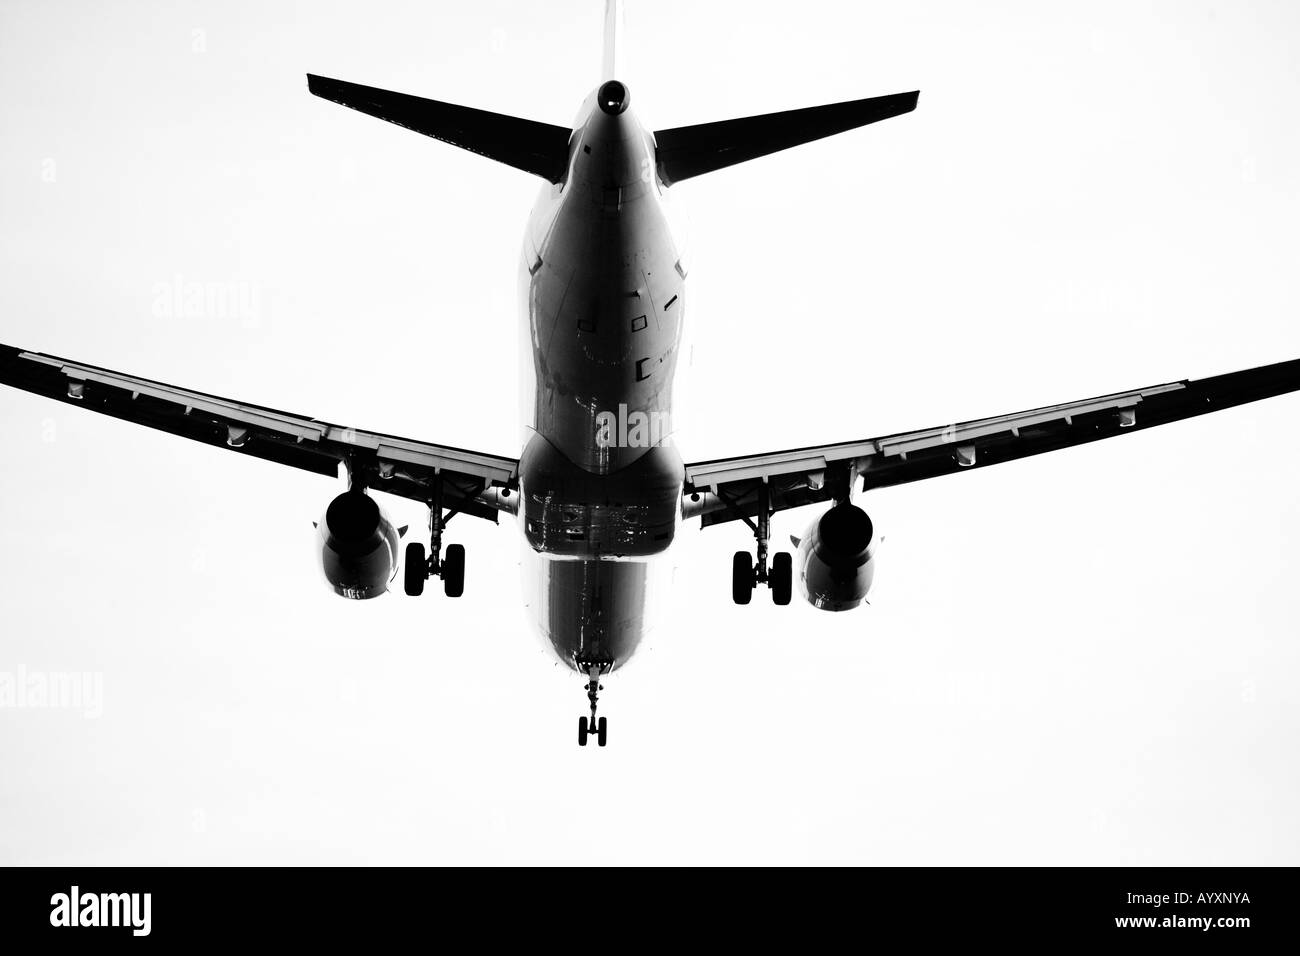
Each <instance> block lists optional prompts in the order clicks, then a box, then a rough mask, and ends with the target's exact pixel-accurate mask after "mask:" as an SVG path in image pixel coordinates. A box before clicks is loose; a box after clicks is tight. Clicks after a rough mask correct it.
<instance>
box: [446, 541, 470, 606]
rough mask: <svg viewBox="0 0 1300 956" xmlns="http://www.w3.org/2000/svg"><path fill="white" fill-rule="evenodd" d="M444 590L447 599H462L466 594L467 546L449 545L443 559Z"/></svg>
mask: <svg viewBox="0 0 1300 956" xmlns="http://www.w3.org/2000/svg"><path fill="white" fill-rule="evenodd" d="M442 590H443V592H444V593H445V594H446V595H447V597H460V596H461V595H462V594H464V593H465V546H464V545H463V544H449V545H447V554H446V556H445V557H443V559H442Z"/></svg>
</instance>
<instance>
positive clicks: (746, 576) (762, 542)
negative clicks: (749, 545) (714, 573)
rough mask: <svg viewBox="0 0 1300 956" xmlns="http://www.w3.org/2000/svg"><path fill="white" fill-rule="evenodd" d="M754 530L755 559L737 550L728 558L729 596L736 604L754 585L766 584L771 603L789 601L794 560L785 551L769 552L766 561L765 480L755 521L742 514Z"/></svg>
mask: <svg viewBox="0 0 1300 956" xmlns="http://www.w3.org/2000/svg"><path fill="white" fill-rule="evenodd" d="M743 520H744V522H745V524H747V525H749V526H750V528H752V529H753V531H754V538H755V539H756V540H757V542H758V556H757V559H755V558H754V557H751V556H750V553H749V552H748V551H737V552H736V553H735V555H734V556H732V559H731V599H732V600H733V601H735V602H736V603H737V604H748V603H749V601H750V598H752V597H753V596H754V588H755V587H756V586H758V585H759V584H766V585H767V586H768V587H769V588H771V590H772V603H773V604H789V603H790V595H791V593H792V590H793V583H794V562H793V560H792V559H791V557H790V552H788V551H778V552H777V553H776V554H774V555H772V565H771V567H768V564H767V542H768V538H769V537H770V533H771V520H772V509H771V505H770V503H769V500H768V489H767V484H766V483H764V485H763V486H762V488H761V489H760V490H759V495H758V521H757V522H753V521H750V520H749V518H743Z"/></svg>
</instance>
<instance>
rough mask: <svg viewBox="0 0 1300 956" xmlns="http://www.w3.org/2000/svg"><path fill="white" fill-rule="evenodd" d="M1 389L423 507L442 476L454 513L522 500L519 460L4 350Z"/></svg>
mask: <svg viewBox="0 0 1300 956" xmlns="http://www.w3.org/2000/svg"><path fill="white" fill-rule="evenodd" d="M0 383H3V384H5V385H12V386H13V387H15V388H21V389H23V390H24V391H28V392H33V393H35V394H37V395H44V396H45V397H46V398H52V399H55V400H56V401H60V402H64V403H65V404H68V405H80V406H81V407H82V408H86V409H88V410H90V411H95V412H100V413H101V414H104V415H111V416H113V417H114V418H121V419H124V420H125V421H129V422H135V423H136V424H139V425H147V426H148V427H150V428H156V429H158V430H160V431H165V432H170V433H171V434H173V435H180V436H182V437H184V438H189V439H192V440H194V441H200V442H203V443H204V444H207V445H215V446H217V447H219V448H226V449H229V450H231V451H236V452H239V453H240V454H243V455H252V456H254V457H255V458H264V459H266V460H267V461H274V462H277V463H279V464H281V465H289V466H291V467H294V468H300V469H302V470H304V471H310V472H315V473H316V474H318V475H329V476H330V477H336V476H337V475H338V472H339V466H340V465H343V466H345V467H346V468H347V469H348V470H349V472H350V473H351V474H352V475H353V477H354V478H361V479H363V480H364V482H365V484H366V485H368V486H369V487H372V488H374V489H375V490H377V491H387V492H390V493H391V494H395V495H400V496H402V497H404V498H412V499H414V500H416V501H423V502H429V501H431V500H433V498H434V484H435V479H438V478H440V479H441V480H442V494H443V500H445V501H446V503H447V505H448V507H452V508H455V509H456V510H457V511H460V512H462V513H464V514H471V515H474V516H476V517H479V518H486V519H487V520H489V521H493V522H495V521H496V520H497V513H498V511H513V510H514V507H515V502H517V501H518V496H517V495H514V492H515V491H516V489H517V487H518V464H519V463H518V461H516V460H515V459H514V458H502V457H500V456H498V455H485V454H481V453H479V452H473V451H466V450H464V449H462V448H451V447H448V446H446V445H434V444H430V443H428V442H420V441H412V440H410V439H407V438H397V437H395V436H392V435H383V434H380V433H378V432H369V431H362V430H360V429H356V428H344V427H342V426H339V425H331V424H329V423H328V422H321V421H317V420H316V419H314V418H307V417H305V416H302V415H294V414H291V413H289V412H282V411H277V410H276V409H272V408H264V407H262V406H260V405H248V404H245V403H243V402H235V401H232V400H230V399H228V398H218V397H217V396H215V395H207V394H204V393H203V392H194V391H190V390H189V389H183V388H177V387H175V386H174V385H164V384H162V383H161V382H154V381H150V380H149V379H145V378H136V377H135V376H132V375H124V374H122V373H121V372H113V371H109V370H108V369H102V368H96V367H95V366H93V365H82V364H81V363H79V362H72V361H70V360H68V359H62V358H57V357H55V356H53V355H42V354H41V353H39V352H24V351H23V350H21V349H17V348H13V347H12V346H8V345H0ZM512 495H513V497H512Z"/></svg>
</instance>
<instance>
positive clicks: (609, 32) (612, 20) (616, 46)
mask: <svg viewBox="0 0 1300 956" xmlns="http://www.w3.org/2000/svg"><path fill="white" fill-rule="evenodd" d="M603 53H604V55H603V56H602V57H601V63H600V82H602V83H604V82H606V81H608V80H617V79H619V77H617V76H615V75H614V72H615V70H622V71H623V72H624V73H626V72H627V64H626V63H624V62H623V0H605V41H604V51H603ZM622 79H627V77H626V76H624V77H622Z"/></svg>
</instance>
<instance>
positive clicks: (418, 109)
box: [307, 73, 570, 183]
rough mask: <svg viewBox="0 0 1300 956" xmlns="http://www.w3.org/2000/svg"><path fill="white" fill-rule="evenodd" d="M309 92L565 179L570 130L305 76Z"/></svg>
mask: <svg viewBox="0 0 1300 956" xmlns="http://www.w3.org/2000/svg"><path fill="white" fill-rule="evenodd" d="M307 88H308V89H309V90H310V91H311V92H312V93H314V94H316V95H317V96H319V97H321V98H322V99H327V100H331V101H333V102H335V103H339V104H340V105H342V106H347V107H350V108H351V109H354V110H360V111H361V112H362V113H369V114H370V115H371V116H377V117H379V119H381V120H387V121H388V122H390V123H396V124H397V125H398V126H404V127H406V128H407V129H410V130H415V132H417V133H423V134H424V135H425V136H432V137H433V138H434V139H438V140H442V142H444V143H450V144H451V145H453V146H459V147H460V148H461V149H467V150H469V151H470V152H472V153H478V154H479V155H480V156H486V157H488V158H489V159H495V160H496V161H497V162H499V163H505V164H506V165H507V166H513V167H515V169H522V170H524V171H525V172H529V173H532V174H533V175H534V176H541V177H542V178H543V179H545V180H547V181H548V182H552V183H557V182H559V181H560V180H561V179H562V178H563V177H564V171H565V167H566V165H567V163H568V158H569V133H570V130H569V129H568V128H567V127H564V126H551V125H550V124H548V123H537V122H534V121H533V120H526V119H519V118H518V117H516V116H505V115H503V114H501V113H489V112H488V111H487V110H476V109H472V108H471V107H468V106H457V105H455V104H454V103H441V102H439V101H438V100H426V99H424V98H423V97H419V96H410V95H409V94H406V93H393V92H391V91H389V90H380V89H376V88H375V87H373V86H361V85H360V84H358V83H345V82H344V81H343V80H331V79H330V78H329V77H325V76H314V75H312V74H310V73H309V74H307Z"/></svg>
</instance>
